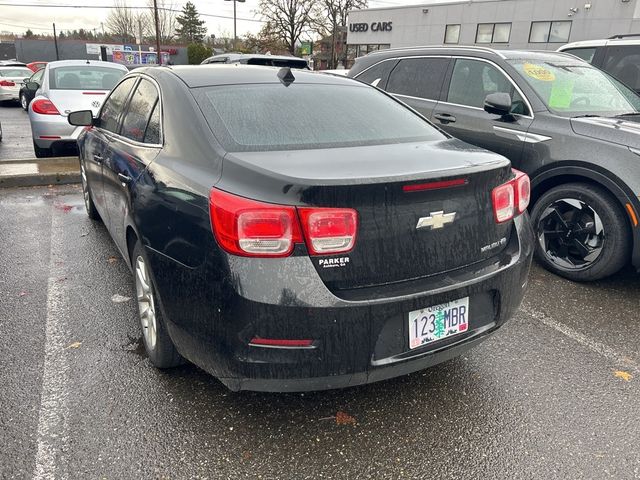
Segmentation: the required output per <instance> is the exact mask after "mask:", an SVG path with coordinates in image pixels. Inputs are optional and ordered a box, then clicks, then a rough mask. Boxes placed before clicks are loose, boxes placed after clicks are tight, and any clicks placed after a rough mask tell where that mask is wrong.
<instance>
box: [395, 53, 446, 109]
mask: <svg viewBox="0 0 640 480" xmlns="http://www.w3.org/2000/svg"><path fill="white" fill-rule="evenodd" d="M448 66H449V59H448V58H405V59H403V60H400V61H399V62H398V65H396V67H395V68H394V69H393V71H392V72H391V76H390V77H389V83H388V84H387V90H388V91H389V92H391V93H396V94H398V95H407V96H410V97H418V98H426V99H429V100H438V98H439V97H440V90H441V88H442V82H443V80H444V76H445V73H446V72H447V67H448Z"/></svg>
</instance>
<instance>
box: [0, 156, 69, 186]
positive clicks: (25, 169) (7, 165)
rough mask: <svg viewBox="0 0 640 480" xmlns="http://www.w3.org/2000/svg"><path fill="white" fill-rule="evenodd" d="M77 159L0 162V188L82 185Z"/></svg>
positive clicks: (35, 159)
mask: <svg viewBox="0 0 640 480" xmlns="http://www.w3.org/2000/svg"><path fill="white" fill-rule="evenodd" d="M80 181H81V179H80V169H79V166H78V159H77V157H55V158H34V159H27V160H4V161H2V162H0V188H13V187H36V186H46V185H65V184H71V183H80Z"/></svg>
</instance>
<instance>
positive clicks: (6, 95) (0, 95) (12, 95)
mask: <svg viewBox="0 0 640 480" xmlns="http://www.w3.org/2000/svg"><path fill="white" fill-rule="evenodd" d="M19 98H20V96H19V93H18V91H17V90H16V91H15V92H0V102H7V101H9V100H18V99H19Z"/></svg>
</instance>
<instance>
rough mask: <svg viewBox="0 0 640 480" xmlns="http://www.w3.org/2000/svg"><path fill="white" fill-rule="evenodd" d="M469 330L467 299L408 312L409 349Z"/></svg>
mask: <svg viewBox="0 0 640 480" xmlns="http://www.w3.org/2000/svg"><path fill="white" fill-rule="evenodd" d="M468 329H469V297H466V298H462V299H460V300H454V301H452V302H448V303H442V304H440V305H434V306H432V307H428V308H424V309H422V310H414V311H413V312H409V348H411V349H414V348H418V347H421V346H423V345H427V344H429V343H432V342H436V341H438V340H442V339H444V338H448V337H452V336H454V335H458V334H460V333H464V332H466V331H468Z"/></svg>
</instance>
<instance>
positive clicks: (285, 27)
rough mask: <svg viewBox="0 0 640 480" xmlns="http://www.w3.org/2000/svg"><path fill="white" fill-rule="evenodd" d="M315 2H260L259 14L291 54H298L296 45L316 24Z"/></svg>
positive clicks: (295, 0) (305, 0)
mask: <svg viewBox="0 0 640 480" xmlns="http://www.w3.org/2000/svg"><path fill="white" fill-rule="evenodd" d="M315 3H316V2H315V1H314V0H260V1H259V3H258V8H259V11H258V13H259V14H260V15H262V17H264V19H265V20H266V21H267V25H266V28H267V29H268V30H269V31H271V32H273V33H274V34H275V35H277V36H278V37H279V38H280V39H282V41H283V42H284V44H285V45H286V47H287V49H288V50H289V53H291V54H292V55H294V54H295V53H296V43H298V40H299V39H300V36H301V35H302V34H303V33H307V32H309V31H311V30H312V28H313V25H314V24H316V23H317V22H316V19H315V18H314V14H315V8H314V6H315Z"/></svg>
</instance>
